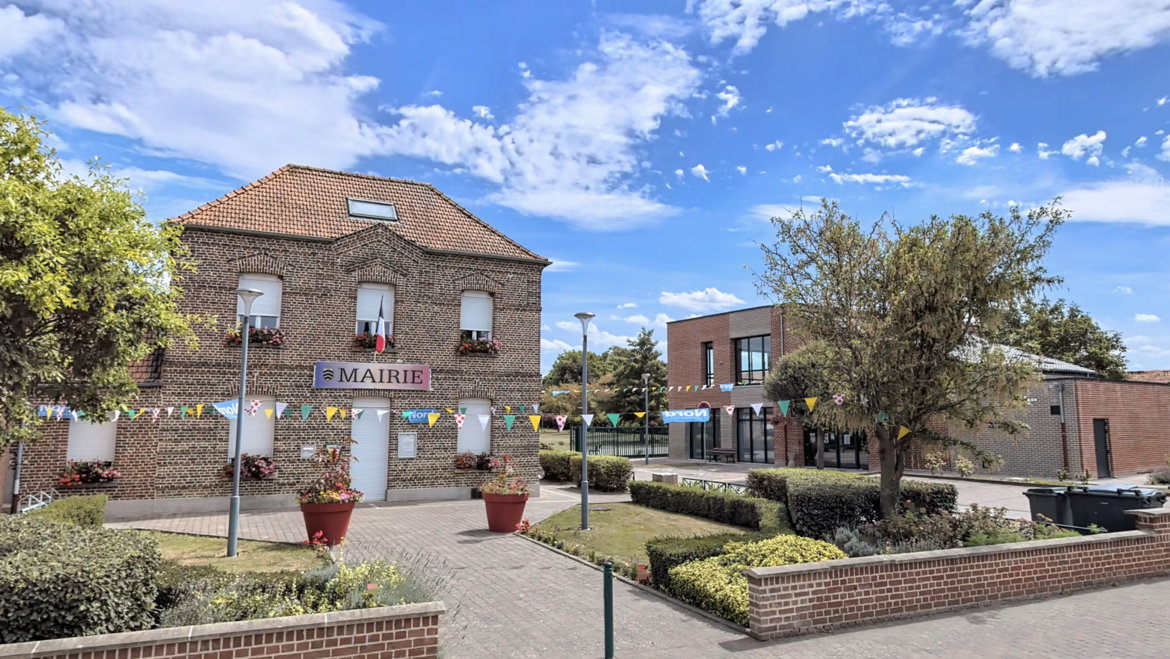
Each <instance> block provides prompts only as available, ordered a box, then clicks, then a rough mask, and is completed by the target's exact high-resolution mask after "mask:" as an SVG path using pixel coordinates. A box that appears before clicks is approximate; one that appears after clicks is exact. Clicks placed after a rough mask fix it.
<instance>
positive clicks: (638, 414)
mask: <svg viewBox="0 0 1170 659" xmlns="http://www.w3.org/2000/svg"><path fill="white" fill-rule="evenodd" d="M634 416H636V417H638V418H639V419H641V418H642V417H644V416H646V413H645V412H634Z"/></svg>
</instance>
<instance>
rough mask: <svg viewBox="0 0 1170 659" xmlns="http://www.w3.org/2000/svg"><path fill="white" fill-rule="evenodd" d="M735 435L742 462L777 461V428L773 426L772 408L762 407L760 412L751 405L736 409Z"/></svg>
mask: <svg viewBox="0 0 1170 659" xmlns="http://www.w3.org/2000/svg"><path fill="white" fill-rule="evenodd" d="M735 437H736V443H737V444H738V454H739V461H740V462H764V463H772V462H776V440H775V428H773V426H772V408H770V407H762V408H760V413H759V414H756V412H755V410H753V409H752V408H750V407H741V408H739V409H737V410H736V411H735Z"/></svg>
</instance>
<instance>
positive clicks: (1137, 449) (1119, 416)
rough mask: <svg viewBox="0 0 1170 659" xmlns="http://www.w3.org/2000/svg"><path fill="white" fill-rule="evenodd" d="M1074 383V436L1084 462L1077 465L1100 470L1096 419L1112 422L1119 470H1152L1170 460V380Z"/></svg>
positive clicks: (1114, 459) (1111, 444) (1124, 472)
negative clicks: (1155, 381)
mask: <svg viewBox="0 0 1170 659" xmlns="http://www.w3.org/2000/svg"><path fill="white" fill-rule="evenodd" d="M1075 384H1076V387H1075V397H1076V416H1075V428H1071V431H1072V432H1071V434H1070V440H1069V441H1070V442H1071V443H1072V444H1074V445H1075V446H1076V447H1077V449H1078V451H1079V453H1080V455H1082V456H1084V458H1083V462H1082V463H1080V464H1079V465H1076V466H1077V468H1078V469H1088V470H1089V472H1090V473H1092V474H1093V477H1094V478H1099V477H1100V476H1101V475H1100V474H1098V472H1097V450H1096V447H1095V445H1094V437H1093V420H1094V419H1105V420H1107V421H1108V422H1109V448H1110V456H1111V459H1110V465H1111V468H1112V471H1113V475H1114V476H1126V475H1130V474H1137V473H1144V472H1150V471H1154V470H1156V469H1159V468H1161V467H1165V466H1166V461H1167V459H1168V457H1170V385H1165V384H1158V383H1150V382H1115V381H1111V380H1086V381H1078V382H1076V383H1075ZM1071 424H1072V422H1071V420H1070V425H1071ZM1074 464H1075V463H1074Z"/></svg>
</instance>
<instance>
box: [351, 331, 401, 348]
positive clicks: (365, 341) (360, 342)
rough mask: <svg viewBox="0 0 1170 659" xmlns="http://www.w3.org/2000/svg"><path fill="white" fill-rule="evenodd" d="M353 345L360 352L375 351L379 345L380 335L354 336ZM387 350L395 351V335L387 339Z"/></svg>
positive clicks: (364, 334) (365, 334)
mask: <svg viewBox="0 0 1170 659" xmlns="http://www.w3.org/2000/svg"><path fill="white" fill-rule="evenodd" d="M351 345H352V346H353V347H354V348H357V349H358V350H373V349H374V348H376V347H377V345H378V335H377V334H373V333H366V332H363V333H362V334H357V335H354V337H353V342H352V343H351ZM386 349H387V350H393V349H394V335H389V336H387V337H386Z"/></svg>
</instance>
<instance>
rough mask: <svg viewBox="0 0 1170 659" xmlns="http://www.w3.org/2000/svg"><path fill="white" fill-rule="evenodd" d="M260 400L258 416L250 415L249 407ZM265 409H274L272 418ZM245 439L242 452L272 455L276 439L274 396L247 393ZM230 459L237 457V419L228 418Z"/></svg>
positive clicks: (244, 411) (245, 399)
mask: <svg viewBox="0 0 1170 659" xmlns="http://www.w3.org/2000/svg"><path fill="white" fill-rule="evenodd" d="M254 400H258V401H260V409H259V410H257V411H256V416H249V415H248V408H249V407H251V405H252V401H254ZM264 410H272V418H269V417H268V413H267V412H265V411H264ZM240 414H243V415H244V441H243V444H242V445H241V447H240V453H247V454H248V455H267V456H268V457H272V447H273V443H274V441H275V439H276V399H275V398H273V397H272V396H252V395H247V394H246V395H245V398H244V409H243V410H240ZM228 424H229V426H228V460H231V459H233V458H235V457H236V420H235V419H229V420H228Z"/></svg>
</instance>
